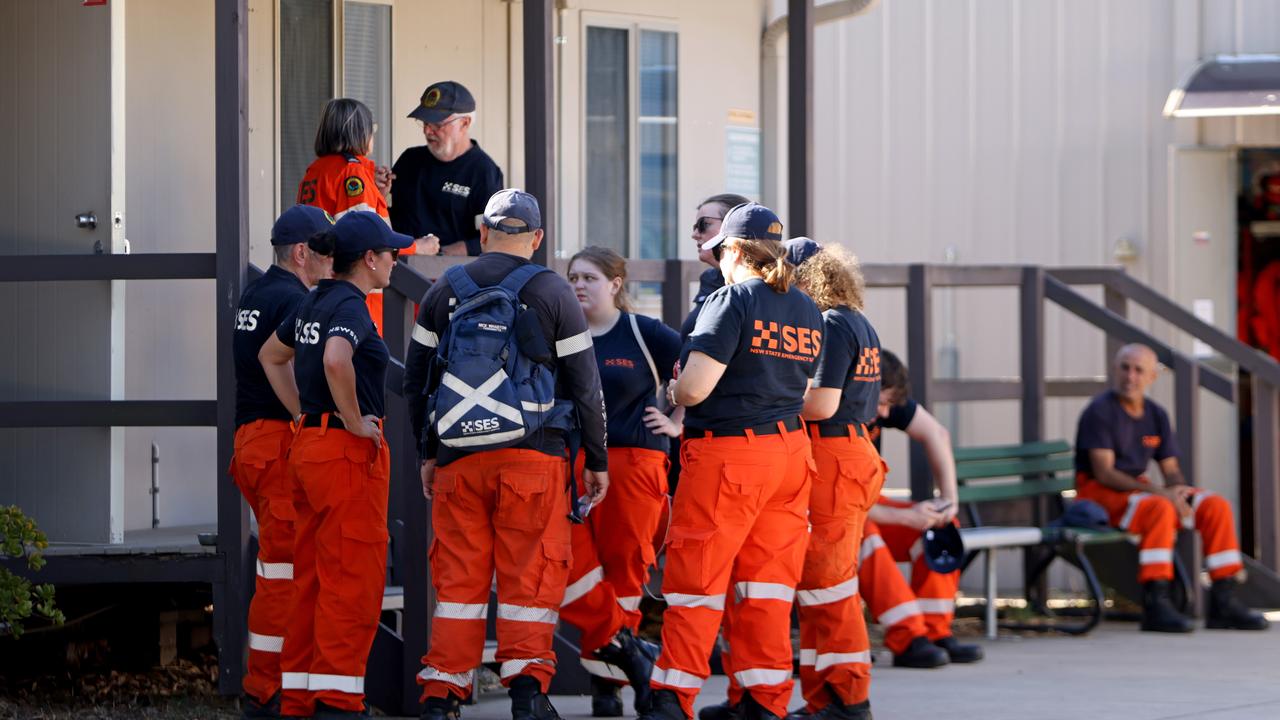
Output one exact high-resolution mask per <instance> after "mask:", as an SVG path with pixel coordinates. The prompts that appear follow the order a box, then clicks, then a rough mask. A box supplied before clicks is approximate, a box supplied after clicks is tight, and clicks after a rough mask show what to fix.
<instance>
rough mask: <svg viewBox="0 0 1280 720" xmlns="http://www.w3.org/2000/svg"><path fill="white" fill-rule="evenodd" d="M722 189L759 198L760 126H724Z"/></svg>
mask: <svg viewBox="0 0 1280 720" xmlns="http://www.w3.org/2000/svg"><path fill="white" fill-rule="evenodd" d="M724 191H725V192H730V193H737V194H738V195H744V196H746V197H749V198H751V199H753V200H759V199H760V128H752V127H735V126H732V125H730V126H729V127H727V128H725V143H724Z"/></svg>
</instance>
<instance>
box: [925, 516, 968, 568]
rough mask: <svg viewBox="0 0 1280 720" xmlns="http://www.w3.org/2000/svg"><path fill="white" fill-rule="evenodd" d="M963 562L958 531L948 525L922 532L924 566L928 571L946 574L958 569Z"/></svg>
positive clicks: (962, 545)
mask: <svg viewBox="0 0 1280 720" xmlns="http://www.w3.org/2000/svg"><path fill="white" fill-rule="evenodd" d="M962 562H964V540H962V539H961V538H960V531H959V530H958V529H956V526H955V525H952V524H950V523H948V524H946V525H943V526H942V527H936V528H929V529H928V530H925V531H924V564H925V565H928V566H929V569H930V570H932V571H934V572H936V573H942V574H944V575H945V574H946V573H949V572H955V571H956V570H959V569H960V563H962Z"/></svg>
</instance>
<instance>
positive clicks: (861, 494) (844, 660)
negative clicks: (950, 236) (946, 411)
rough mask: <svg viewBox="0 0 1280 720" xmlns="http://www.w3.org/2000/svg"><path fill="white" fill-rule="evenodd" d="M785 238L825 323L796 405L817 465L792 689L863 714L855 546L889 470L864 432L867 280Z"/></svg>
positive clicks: (876, 380) (822, 711) (869, 335)
mask: <svg viewBox="0 0 1280 720" xmlns="http://www.w3.org/2000/svg"><path fill="white" fill-rule="evenodd" d="M784 244H785V245H786V246H787V251H788V256H789V259H790V260H791V262H792V263H793V264H794V265H796V266H797V270H796V282H797V283H798V284H799V285H800V287H801V289H803V290H804V291H805V292H806V293H808V295H809V297H810V298H812V299H813V302H814V304H816V305H817V306H818V309H819V310H821V311H822V321H823V343H822V344H823V353H822V358H821V359H820V360H819V361H818V369H817V373H816V374H815V375H814V377H813V384H812V386H811V387H810V388H809V391H808V392H807V393H806V394H805V398H804V410H803V411H802V412H801V415H802V416H803V417H804V419H805V420H806V421H807V423H808V432H809V437H810V442H811V443H812V448H813V460H814V463H815V464H816V465H817V469H818V472H817V475H816V476H815V477H814V481H813V492H812V494H811V495H810V499H809V522H810V524H811V526H812V530H811V535H810V542H809V549H808V551H807V552H806V553H805V558H804V570H803V572H802V573H801V576H800V584H799V585H798V586H797V588H796V590H797V592H796V604H797V605H798V607H799V614H800V688H801V690H802V692H803V694H804V699H805V703H806V708H807V710H808V712H809V714H810V716H811V717H813V718H814V720H852V719H853V718H864V717H865V718H869V717H871V703H870V701H869V700H868V694H869V691H870V688H871V653H870V650H871V646H870V643H869V642H868V639H867V626H866V622H865V621H864V620H863V617H862V600H861V598H860V597H859V596H858V548H859V546H860V545H861V534H862V525H863V523H864V521H865V520H866V517H867V512H868V511H869V510H870V509H871V505H872V504H873V503H875V501H876V498H877V497H878V496H879V495H880V487H881V485H883V484H884V476H885V471H886V469H887V468H886V467H885V464H884V461H882V460H881V459H880V453H879V452H877V451H876V448H875V446H874V445H872V443H871V439H870V437H869V435H868V433H867V423H869V422H871V421H872V420H874V419H875V417H876V410H877V404H878V403H879V399H880V338H879V337H878V336H877V335H876V331H875V328H873V327H872V326H871V323H870V322H869V321H868V320H867V318H866V316H865V315H863V314H862V294H863V289H864V288H865V286H866V283H865V282H864V280H863V277H862V271H861V269H860V268H859V266H858V259H857V258H856V257H854V255H853V254H852V253H850V252H848V251H847V250H845V249H844V248H842V247H840V246H839V245H827V246H825V247H821V246H819V245H818V244H817V243H816V242H814V241H813V240H810V239H809V238H796V239H793V240H788V241H787V242H786V243H784Z"/></svg>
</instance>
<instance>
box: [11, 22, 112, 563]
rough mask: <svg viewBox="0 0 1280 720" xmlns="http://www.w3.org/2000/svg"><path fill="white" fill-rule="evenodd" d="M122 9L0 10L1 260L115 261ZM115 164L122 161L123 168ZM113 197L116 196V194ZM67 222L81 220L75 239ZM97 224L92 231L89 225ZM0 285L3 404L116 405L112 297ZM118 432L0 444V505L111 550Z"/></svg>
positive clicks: (88, 431)
mask: <svg viewBox="0 0 1280 720" xmlns="http://www.w3.org/2000/svg"><path fill="white" fill-rule="evenodd" d="M123 13H124V2H123V1H122V0H120V1H116V2H111V3H110V4H109V5H107V6H91V7H85V6H83V5H82V3H81V2H80V0H5V2H2V3H0V47H3V48H4V50H3V53H4V58H5V63H4V64H5V68H6V70H5V72H3V73H0V97H4V98H5V100H6V109H5V111H4V112H3V113H0V152H2V153H3V156H4V157H5V158H6V161H7V164H8V169H7V170H6V172H4V173H0V255H66V256H68V261H69V262H72V261H73V258H75V257H84V256H88V255H92V254H94V253H96V252H99V253H111V252H117V251H122V248H121V247H120V246H121V245H122V244H123V238H124V227H123V217H121V218H120V221H119V222H116V221H115V215H116V211H117V210H121V211H122V210H123V207H124V205H123V182H122V178H123V175H122V173H121V172H120V171H119V168H116V170H115V171H113V162H112V161H113V156H116V155H115V154H117V153H121V152H122V150H123V145H122V143H121V142H119V140H120V139H122V138H123V127H122V124H121V123H120V122H118V121H117V120H116V118H117V116H118V117H123V113H122V112H118V111H122V110H123V107H122V103H121V102H119V101H117V100H116V99H115V98H118V97H121V96H120V95H118V94H116V93H113V92H112V89H113V86H117V89H120V88H119V87H118V85H119V83H113V78H118V77H121V76H122V71H123V57H121V56H120V54H118V53H115V52H113V50H114V49H116V48H119V47H123V44H122V43H121V42H120V40H121V39H122V37H123V27H124V24H123ZM120 162H121V163H122V162H123V161H122V160H121V161H120ZM113 188H114V190H113ZM77 216H84V217H83V221H88V222H83V221H82V223H81V224H82V225H84V226H78V225H77ZM94 223H96V225H95V224H94ZM115 285H116V287H113V283H112V282H111V281H86V282H44V283H34V282H32V283H8V284H0V306H2V307H4V308H5V309H6V311H5V313H4V314H5V315H6V317H8V318H10V322H11V323H13V324H12V325H11V326H10V327H9V328H8V332H7V333H6V335H7V336H8V338H9V340H8V342H6V343H5V344H4V347H3V349H2V350H0V402H6V401H33V400H107V399H111V398H113V397H118V396H119V390H120V388H121V387H122V386H121V384H120V382H119V380H120V378H121V377H122V373H121V370H122V368H121V365H120V360H119V357H121V356H122V353H119V352H113V350H115V349H118V348H116V346H115V343H113V336H114V337H117V338H121V337H123V327H121V326H120V323H121V320H120V318H121V317H122V315H121V314H120V313H119V312H118V310H119V308H118V307H117V308H116V311H115V312H113V296H116V297H120V296H121V292H122V288H121V287H119V286H120V285H122V283H116V284H115ZM121 438H122V435H121V433H120V431H112V430H111V429H109V428H80V427H68V428H45V429H39V428H32V429H25V428H23V429H2V430H0V468H3V471H0V504H9V503H14V504H17V505H18V506H19V507H21V508H23V509H24V510H25V511H27V512H28V513H29V514H31V515H32V516H33V517H34V518H35V519H36V520H37V522H38V523H39V524H40V526H41V528H42V529H43V530H44V531H45V532H46V533H47V534H48V536H49V538H50V539H51V540H55V541H80V542H118V541H119V540H120V539H121V535H122V532H121V529H122V525H121V520H122V512H121V511H122V507H123V506H122V497H121V493H120V492H119V488H120V486H121V481H122V477H121V470H122V466H121V463H120V459H121V458H120V453H119V450H120V443H121Z"/></svg>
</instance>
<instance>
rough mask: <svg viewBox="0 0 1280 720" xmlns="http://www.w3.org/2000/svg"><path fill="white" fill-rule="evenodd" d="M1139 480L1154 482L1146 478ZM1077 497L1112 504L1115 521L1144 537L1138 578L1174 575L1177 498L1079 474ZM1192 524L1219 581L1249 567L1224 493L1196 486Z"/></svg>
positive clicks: (1208, 565)
mask: <svg viewBox="0 0 1280 720" xmlns="http://www.w3.org/2000/svg"><path fill="white" fill-rule="evenodd" d="M1138 480H1139V481H1141V482H1144V483H1148V484H1149V483H1150V482H1151V481H1150V480H1149V479H1148V478H1147V477H1146V476H1145V475H1143V476H1141V477H1139V478H1138ZM1076 497H1079V498H1083V499H1085V500H1092V501H1094V502H1096V503H1098V504H1099V505H1101V506H1102V507H1104V508H1106V510H1107V514H1108V515H1109V516H1110V517H1111V524H1112V525H1114V526H1115V527H1117V528H1120V529H1121V530H1124V531H1126V532H1130V533H1133V534H1135V535H1138V536H1139V537H1140V538H1141V540H1140V541H1139V545H1138V548H1139V549H1138V582H1143V583H1145V582H1150V581H1152V580H1172V579H1173V544H1174V541H1175V540H1177V536H1178V526H1179V525H1180V524H1181V523H1182V520H1181V519H1180V518H1179V517H1178V511H1177V510H1176V509H1175V508H1174V506H1173V502H1172V501H1170V500H1169V499H1167V498H1165V497H1162V496H1160V495H1155V494H1152V493H1146V492H1140V491H1137V490H1130V491H1121V490H1112V489H1111V488H1109V487H1107V486H1105V485H1103V484H1102V483H1100V482H1098V481H1097V480H1094V479H1093V477H1091V476H1089V475H1087V474H1085V473H1077V474H1076ZM1191 510H1192V518H1191V521H1192V525H1193V526H1194V527H1195V529H1196V531H1197V532H1199V533H1200V539H1201V540H1202V541H1203V544H1204V565H1205V568H1206V569H1207V570H1208V571H1209V577H1210V578H1212V579H1214V580H1221V579H1222V578H1228V577H1231V576H1233V575H1235V574H1236V573H1238V572H1240V571H1241V570H1243V569H1244V564H1243V562H1244V561H1243V560H1242V559H1241V557H1240V543H1239V541H1237V540H1236V524H1235V518H1233V517H1232V515H1231V504H1230V503H1228V502H1227V501H1226V499H1225V498H1223V497H1222V496H1221V495H1217V494H1214V493H1212V492H1210V491H1208V490H1195V491H1194V494H1193V495H1192V496H1191Z"/></svg>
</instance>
